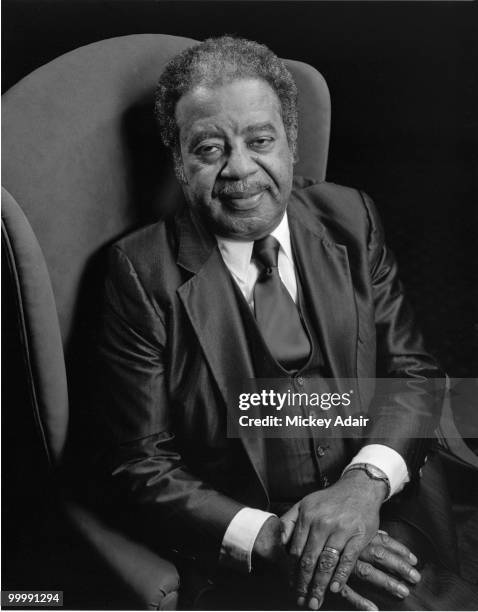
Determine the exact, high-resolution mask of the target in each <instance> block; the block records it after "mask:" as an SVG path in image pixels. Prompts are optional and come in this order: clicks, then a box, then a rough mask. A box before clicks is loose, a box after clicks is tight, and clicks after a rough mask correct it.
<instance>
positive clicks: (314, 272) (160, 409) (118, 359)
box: [100, 179, 441, 557]
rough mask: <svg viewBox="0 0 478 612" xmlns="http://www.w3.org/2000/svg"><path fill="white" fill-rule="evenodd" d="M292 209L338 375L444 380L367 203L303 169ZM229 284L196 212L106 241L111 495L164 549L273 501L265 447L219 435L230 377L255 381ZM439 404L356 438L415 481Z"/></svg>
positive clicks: (295, 235) (306, 282)
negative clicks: (388, 450) (397, 460)
mask: <svg viewBox="0 0 478 612" xmlns="http://www.w3.org/2000/svg"><path fill="white" fill-rule="evenodd" d="M288 216H289V226H290V231H291V239H292V242H293V245H294V249H295V253H296V258H297V261H296V262H295V264H296V267H297V269H298V270H299V271H300V274H301V279H302V284H303V291H304V293H305V295H306V297H307V300H308V303H309V307H310V313H311V316H312V322H313V324H315V326H316V329H317V333H318V335H319V338H320V343H321V349H322V351H323V353H324V356H325V359H326V362H327V365H328V367H329V370H330V372H331V373H332V375H333V376H334V377H342V378H355V377H358V378H373V377H375V376H376V375H378V376H383V377H409V378H410V379H411V380H415V381H417V383H420V381H423V380H424V378H426V377H432V378H433V377H440V376H441V372H440V371H439V370H438V368H437V366H436V364H435V362H434V361H433V359H432V358H431V357H430V355H429V354H428V353H427V352H426V351H425V349H424V347H423V342H422V337H421V335H420V333H419V331H418V330H417V328H416V325H415V322H414V319H413V316H412V313H411V311H410V308H409V306H408V304H407V301H406V299H405V297H404V295H403V291H402V286H401V284H400V282H399V280H398V276H397V266H396V263H395V260H394V259H393V256H392V255H391V253H390V251H389V250H388V249H387V247H386V246H385V244H384V237H383V232H382V228H381V225H380V223H379V220H378V218H377V214H376V211H375V208H374V206H373V204H372V202H371V201H370V199H369V198H368V197H367V196H365V195H364V194H362V193H360V192H358V191H356V190H353V189H349V188H345V187H340V186H338V185H334V184H327V183H321V184H316V183H314V182H313V181H307V180H305V179H296V183H295V188H294V191H293V194H292V196H291V200H290V204H289V207H288ZM232 283H233V281H232V279H231V277H230V274H229V272H228V270H227V268H226V266H225V264H224V263H223V260H222V258H221V255H220V253H219V251H218V248H217V245H216V241H215V238H214V237H213V236H212V235H210V234H209V233H208V231H207V230H206V229H205V228H204V227H202V226H201V224H200V223H198V222H197V220H195V219H193V218H192V216H191V215H190V212H189V211H188V209H185V210H184V211H183V213H182V214H181V215H179V216H178V217H177V218H175V219H174V220H172V221H169V222H159V223H156V224H154V225H151V226H148V227H146V228H144V229H141V230H140V231H138V232H136V233H134V234H133V235H131V236H129V237H127V238H125V239H123V240H121V241H120V242H118V243H117V244H116V245H115V246H114V247H113V248H112V250H111V255H110V266H109V276H108V279H107V283H106V309H105V316H104V325H103V333H102V337H101V343H100V354H101V362H102V365H101V368H102V376H103V382H102V386H103V389H104V391H105V393H106V397H105V398H104V400H103V402H102V407H101V410H102V411H103V412H104V414H105V415H106V417H107V422H108V430H109V432H110V434H111V436H112V439H111V440H110V445H109V450H108V457H107V460H106V463H105V464H104V465H106V466H107V471H108V473H109V475H110V476H111V482H112V483H113V489H114V490H115V492H116V493H117V494H118V496H119V497H120V498H121V499H122V501H123V503H126V504H130V506H131V508H136V509H137V510H138V512H139V513H140V515H141V516H142V517H144V524H145V525H148V530H149V532H150V533H152V532H156V533H158V534H161V535H160V538H161V539H162V542H163V544H164V545H166V546H171V547H175V548H181V547H182V546H186V544H187V547H189V549H190V550H192V551H193V554H194V555H200V554H201V553H205V554H208V555H212V557H215V556H216V555H217V552H218V550H219V546H220V543H221V541H222V538H223V535H224V532H225V529H226V527H227V525H228V524H229V522H230V521H231V519H232V518H233V516H234V515H235V513H236V512H237V511H238V510H239V509H240V508H241V507H243V506H244V505H249V506H253V507H258V508H263V509H266V508H267V507H268V503H269V499H268V495H267V482H266V476H265V470H264V448H263V441H261V440H258V439H253V438H248V439H247V438H244V439H243V440H242V441H241V440H235V439H231V438H227V436H226V415H227V406H228V404H229V405H231V404H230V402H231V401H232V399H231V398H230V393H231V389H230V387H231V385H230V382H231V380H233V379H237V378H244V379H246V378H251V377H253V376H254V371H253V367H252V363H251V356H250V351H249V347H248V338H247V337H245V333H244V329H243V326H242V324H241V318H240V313H239V308H238V303H237V298H236V295H235V292H234V290H233V285H232ZM368 394H369V391H368V390H367V389H366V388H364V389H363V390H362V395H363V397H362V401H363V403H364V404H367V403H369V402H370V400H371V398H370V397H369V395H368ZM439 404H440V402H437V401H436V399H433V397H431V396H430V395H428V394H426V393H425V394H423V396H421V399H420V403H419V405H418V406H417V405H416V403H415V404H414V403H413V402H412V403H410V404H407V403H406V402H402V405H400V407H397V406H396V405H392V406H390V405H388V406H384V407H379V413H378V414H379V417H378V418H377V419H376V422H375V425H374V427H373V429H372V431H371V432H370V434H369V438H368V439H367V440H365V441H364V440H362V441H361V442H359V445H363V444H364V443H381V444H386V445H388V446H390V447H392V448H394V449H395V450H397V451H398V452H399V453H400V454H401V455H402V457H404V459H405V461H406V463H407V466H408V469H409V472H410V474H411V476H412V480H413V479H415V478H416V476H417V473H418V471H419V469H420V467H421V466H422V465H423V462H424V460H425V454H426V452H427V446H428V440H426V438H427V437H429V436H430V434H431V432H433V430H434V428H435V427H436V425H437V423H438V419H439V411H440V407H439ZM349 458H350V457H349ZM349 458H347V459H349ZM344 459H346V458H344ZM344 465H345V463H344ZM413 507H415V506H413Z"/></svg>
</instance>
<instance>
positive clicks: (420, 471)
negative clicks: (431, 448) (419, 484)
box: [418, 468, 423, 478]
mask: <svg viewBox="0 0 478 612" xmlns="http://www.w3.org/2000/svg"><path fill="white" fill-rule="evenodd" d="M418 475H419V476H420V478H421V477H422V476H423V470H422V468H420V469H419V470H418Z"/></svg>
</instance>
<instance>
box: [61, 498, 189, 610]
mask: <svg viewBox="0 0 478 612" xmlns="http://www.w3.org/2000/svg"><path fill="white" fill-rule="evenodd" d="M65 511H66V514H67V516H68V517H69V519H70V520H71V521H72V522H73V524H74V526H75V527H76V528H77V529H78V531H79V532H80V533H81V535H82V536H83V537H84V538H85V540H86V541H87V542H88V544H89V545H90V546H92V547H93V549H94V550H95V551H96V553H97V554H98V555H99V556H100V557H101V559H102V561H104V562H105V563H106V564H107V565H108V567H109V568H110V569H111V570H112V571H113V572H114V573H115V574H116V576H117V577H118V578H119V579H120V580H121V581H122V582H123V583H124V584H125V585H126V586H127V587H128V588H129V589H130V590H131V592H132V593H133V594H134V595H135V597H137V598H138V602H139V604H140V605H142V607H144V609H148V610H175V609H176V604H177V599H178V589H179V575H178V572H177V570H176V568H175V566H174V565H173V564H172V563H170V562H169V561H166V560H165V559H162V558H161V557H159V556H158V555H157V554H155V553H154V552H153V551H151V550H149V549H148V548H146V547H145V546H143V545H142V544H139V543H137V542H134V541H133V540H131V539H130V538H128V537H126V536H125V535H123V534H121V533H119V532H118V531H115V530H114V529H112V528H111V527H109V526H107V525H106V524H105V523H104V522H103V521H101V520H100V519H99V518H98V517H96V516H95V515H94V514H93V513H91V512H90V511H89V510H87V509H86V508H84V507H82V506H80V505H78V504H76V503H74V502H71V501H68V502H65Z"/></svg>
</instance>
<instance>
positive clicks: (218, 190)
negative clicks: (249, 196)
mask: <svg viewBox="0 0 478 612" xmlns="http://www.w3.org/2000/svg"><path fill="white" fill-rule="evenodd" d="M270 188H271V186H270V185H269V184H268V183H264V182H262V181H234V182H227V183H223V184H219V185H217V186H216V187H215V188H214V194H213V195H214V196H215V197H217V196H229V195H231V194H232V195H235V194H238V193H259V192H260V191H265V190H266V189H270Z"/></svg>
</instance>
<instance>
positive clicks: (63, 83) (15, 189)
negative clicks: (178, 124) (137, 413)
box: [2, 34, 330, 458]
mask: <svg viewBox="0 0 478 612" xmlns="http://www.w3.org/2000/svg"><path fill="white" fill-rule="evenodd" d="M195 42H196V41H193V40H191V39H188V38H180V37H175V36H166V35H156V34H145V35H133V36H124V37H120V38H113V39H108V40H104V41H101V42H98V43H94V44H91V45H87V46H85V47H81V48H79V49H76V50H74V51H72V52H70V53H67V54H65V55H63V56H61V57H59V58H57V59H55V60H54V61H52V62H50V63H49V64H46V65H45V66H42V67H41V68H39V69H38V70H36V71H35V72H33V73H31V74H30V75H28V76H27V77H26V78H24V79H23V80H22V81H20V82H19V83H18V84H17V85H15V86H14V87H12V88H11V89H10V90H9V91H8V92H6V94H5V95H4V96H3V98H2V139H3V156H2V182H3V185H4V187H5V188H6V190H7V192H5V193H4V199H5V214H4V216H5V218H4V225H5V232H4V240H6V241H7V242H8V241H10V244H11V253H12V257H11V265H12V266H13V267H12V270H13V273H14V275H15V274H16V275H17V276H18V277H19V278H20V277H21V282H20V284H19V285H18V284H17V289H21V291H20V293H19V295H20V298H19V300H20V302H21V303H22V307H23V317H24V320H25V326H24V329H25V330H27V337H30V338H31V340H33V341H30V344H29V351H30V352H29V353H28V355H27V358H28V360H29V361H31V363H32V364H34V365H32V366H30V367H31V368H33V370H34V371H35V372H36V376H35V377H33V378H32V381H33V384H35V385H39V391H38V390H37V398H38V397H39V398H41V401H40V403H39V404H38V403H37V408H38V410H37V412H36V414H38V415H39V419H40V421H41V423H40V425H41V426H42V427H43V429H42V430H41V432H42V436H46V437H45V440H46V441H47V443H46V447H45V448H46V449H47V453H49V455H50V458H51V457H53V458H57V457H58V456H59V455H60V453H61V450H62V448H63V445H64V441H65V432H66V419H67V399H66V382H65V381H66V379H65V371H64V366H63V365H62V364H63V354H62V344H63V347H64V349H65V351H66V353H67V356H68V355H69V354H74V357H73V361H74V359H75V357H76V358H77V359H78V360H79V361H80V362H81V361H82V360H83V359H84V358H85V354H84V353H83V354H82V353H81V351H78V350H74V348H73V349H72V346H73V347H75V346H76V344H75V341H74V340H75V335H76V336H82V335H83V331H85V330H86V328H87V327H88V313H89V312H90V311H93V312H94V311H95V308H96V303H97V297H98V286H99V284H100V279H101V257H100V256H99V254H100V255H101V253H102V251H103V249H102V247H104V246H105V245H107V244H108V243H110V242H112V241H113V240H115V239H117V238H118V237H119V236H121V235H122V234H124V233H127V232H129V231H131V230H132V229H134V228H135V227H137V226H138V225H141V224H143V223H145V222H148V221H152V220H154V218H155V217H157V216H158V215H159V214H161V213H162V212H164V210H165V208H167V207H165V202H166V203H167V202H175V201H177V198H178V197H179V187H178V186H177V184H176V181H175V180H174V177H173V173H172V168H171V164H170V162H169V155H168V154H167V152H166V151H165V150H164V149H163V148H162V147H161V146H160V144H159V137H158V133H157V130H156V125H155V122H154V118H153V112H152V110H153V91H154V88H155V85H156V81H157V78H158V76H159V74H160V73H161V71H162V69H163V67H164V65H165V64H166V62H167V61H168V60H169V59H170V58H171V57H172V56H173V55H175V54H176V53H178V52H179V51H181V50H182V49H184V48H186V47H188V46H191V45H192V44H194V43H195ZM287 63H288V66H289V68H290V70H291V71H292V73H293V75H294V77H295V79H296V82H297V85H298V88H299V120H300V134H299V146H298V151H299V162H298V164H297V167H296V172H297V173H298V174H301V175H305V176H312V177H315V178H317V179H319V180H323V179H324V177H325V168H326V162H327V153H328V143H329V130H330V97H329V93H328V89H327V85H326V84H325V81H324V79H323V78H322V76H321V75H320V74H319V73H318V72H317V71H316V70H315V69H314V68H312V67H311V66H308V65H306V64H303V63H301V62H295V61H288V62H287ZM15 201H16V202H18V205H19V206H20V208H21V210H19V209H18V206H16V203H15ZM22 211H23V213H24V215H23V214H22ZM30 226H31V227H30ZM32 230H33V231H32ZM35 237H36V239H37V240H38V243H39V245H38V244H37V242H36V239H35ZM17 241H19V242H17ZM12 245H13V246H12ZM42 254H43V256H44V260H45V262H46V265H45V263H44V262H43V256H42ZM35 262H36V265H34V263H35ZM47 270H48V272H49V276H50V279H51V287H52V289H53V291H52V293H50V291H51V289H50V283H49V281H48V272H47ZM25 292H26V293H25ZM26 296H27V297H26ZM53 296H54V300H53ZM40 302H41V304H40ZM54 303H56V309H57V312H58V320H59V330H60V332H61V336H60V332H59V331H58V328H57V330H56V331H55V325H57V323H56V313H55V310H54ZM48 309H52V310H51V312H50V313H48V312H47V311H48ZM85 313H86V314H85ZM28 330H35V331H32V333H30V332H29V331H28ZM28 334H30V335H29V336H28ZM48 361H49V362H50V363H48ZM42 363H43V364H45V366H46V367H43V366H42V365H41V364H42ZM68 364H69V367H68V375H69V377H70V374H71V371H74V370H75V369H77V368H75V367H70V361H69V360H68ZM49 367H50V369H48V368H49ZM33 370H32V371H33ZM52 373H55V374H54V375H52ZM68 382H69V386H71V381H70V378H69V380H68ZM71 395H73V394H71ZM35 410H36V408H35Z"/></svg>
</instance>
